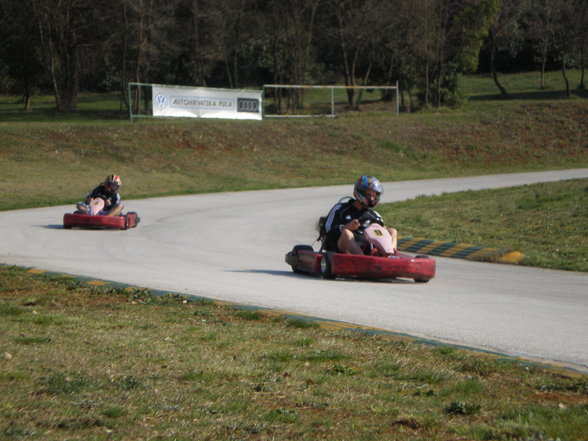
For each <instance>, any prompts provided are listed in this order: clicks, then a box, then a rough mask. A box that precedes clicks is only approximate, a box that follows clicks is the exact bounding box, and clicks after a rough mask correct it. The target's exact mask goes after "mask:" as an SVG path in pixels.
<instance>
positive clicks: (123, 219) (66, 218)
mask: <svg viewBox="0 0 588 441" xmlns="http://www.w3.org/2000/svg"><path fill="white" fill-rule="evenodd" d="M140 220H141V219H140V218H139V216H138V215H137V213H135V212H133V211H131V212H129V213H127V214H123V215H120V216H101V215H98V216H91V215H88V214H78V213H65V214H64V215H63V228H87V229H96V230H100V229H102V230H106V229H110V230H127V229H129V228H134V227H136V226H137V224H138V223H139V222H140Z"/></svg>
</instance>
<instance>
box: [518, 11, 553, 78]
mask: <svg viewBox="0 0 588 441" xmlns="http://www.w3.org/2000/svg"><path fill="white" fill-rule="evenodd" d="M557 1H558V0H532V1H530V2H529V3H528V7H527V10H526V12H525V15H524V16H525V24H526V26H527V36H528V38H529V40H530V41H531V42H532V44H533V48H534V49H535V50H536V51H537V52H538V54H539V59H540V63H541V80H540V88H541V89H544V88H545V67H546V65H547V60H548V58H549V56H550V55H552V54H553V51H554V38H555V33H556V30H555V27H556V21H557V15H558V8H557V6H556V2H557Z"/></svg>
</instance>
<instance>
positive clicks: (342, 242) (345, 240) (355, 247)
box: [337, 230, 363, 254]
mask: <svg viewBox="0 0 588 441" xmlns="http://www.w3.org/2000/svg"><path fill="white" fill-rule="evenodd" d="M337 247H338V248H339V251H340V252H341V253H346V254H363V250H362V249H361V247H360V246H359V244H358V243H357V241H356V240H355V236H354V235H353V232H352V231H349V230H343V231H342V232H341V236H340V237H339V241H338V242H337Z"/></svg>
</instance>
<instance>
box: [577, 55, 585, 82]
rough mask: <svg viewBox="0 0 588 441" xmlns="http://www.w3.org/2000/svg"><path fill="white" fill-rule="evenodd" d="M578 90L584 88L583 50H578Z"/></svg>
mask: <svg viewBox="0 0 588 441" xmlns="http://www.w3.org/2000/svg"><path fill="white" fill-rule="evenodd" d="M578 90H586V86H585V85H584V50H583V49H582V50H580V83H579V84H578Z"/></svg>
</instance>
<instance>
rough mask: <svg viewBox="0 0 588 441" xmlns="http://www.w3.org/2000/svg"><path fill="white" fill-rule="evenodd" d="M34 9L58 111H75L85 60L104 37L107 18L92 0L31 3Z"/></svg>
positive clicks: (48, 0)
mask: <svg viewBox="0 0 588 441" xmlns="http://www.w3.org/2000/svg"><path fill="white" fill-rule="evenodd" d="M31 6H32V11H33V16H34V18H35V22H36V25H37V27H38V31H39V35H40V46H41V48H42V50H43V54H44V55H45V61H46V63H47V66H48V67H49V72H50V75H51V80H52V84H53V90H54V92H55V101H56V104H57V109H59V110H63V111H73V110H75V109H76V106H77V98H78V93H79V85H80V77H81V74H82V73H81V66H82V64H81V63H82V59H83V57H84V54H85V53H87V52H88V51H90V50H91V49H92V47H93V46H94V45H95V44H96V43H97V42H98V41H99V39H100V38H101V34H100V29H101V27H100V23H101V22H102V20H103V17H104V16H103V15H102V14H101V13H100V12H101V11H100V8H99V7H97V6H96V5H94V2H93V1H92V0H32V4H31Z"/></svg>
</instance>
